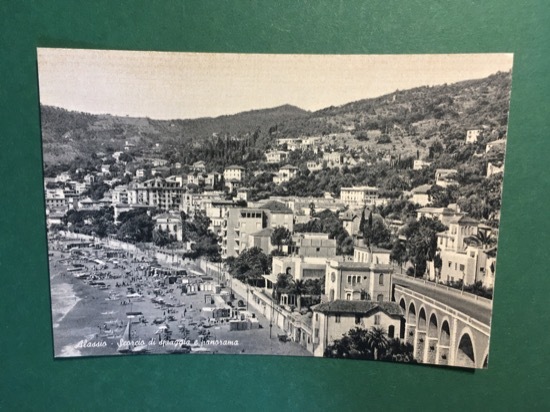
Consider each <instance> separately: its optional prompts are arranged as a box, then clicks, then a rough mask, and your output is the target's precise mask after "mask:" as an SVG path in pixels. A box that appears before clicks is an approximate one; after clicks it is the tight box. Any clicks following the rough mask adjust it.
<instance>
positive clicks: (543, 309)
mask: <svg viewBox="0 0 550 412" xmlns="http://www.w3.org/2000/svg"><path fill="white" fill-rule="evenodd" d="M546 4H547V3H546V2H544V1H521V2H518V1H515V0H486V1H484V2H474V1H467V2H457V1H447V0H439V1H433V0H431V1H430V0H422V1H420V0H407V1H384V2H378V1H353V2H352V1H346V2H344V1H324V2H314V1H284V2H281V1H278V2H269V1H240V2H238V1H233V2H230V1H209V2H200V1H195V2H189V1H186V2H183V1H164V2H159V1H141V0H140V1H114V2H113V1H88V2H66V1H62V0H56V1H53V0H52V1H49V2H25V3H23V2H16V1H4V2H2V3H1V4H0V18H1V20H2V25H1V26H0V27H1V28H0V35H1V37H0V46H1V47H0V50H1V59H0V67H1V70H2V71H1V77H0V79H2V80H1V81H0V104H1V110H0V114H1V115H0V122H1V124H2V127H1V129H0V130H1V131H0V139H1V140H0V142H1V145H2V150H1V151H0V152H1V155H0V156H1V159H0V160H1V161H0V170H1V176H2V178H3V179H2V181H3V183H2V189H3V190H2V197H1V199H2V213H1V214H0V230H1V232H0V233H1V235H0V274H1V277H2V281H1V283H0V313H1V315H0V316H1V321H0V348H1V350H2V357H1V358H0V410H10V411H11V410H102V409H106V408H113V409H114V410H130V409H133V410H157V411H159V410H167V409H177V410H199V409H200V410H212V408H216V409H217V410H220V409H222V410H223V409H225V410H318V409H321V410H366V409H375V410H381V409H389V410H419V409H425V410H446V409H455V408H456V409H462V408H467V409H469V410H480V409H488V410H493V409H497V408H498V409H501V410H528V409H531V410H548V409H550V395H549V391H548V389H550V382H549V378H548V372H547V365H545V363H544V361H546V360H548V359H550V356H549V355H550V351H549V348H548V342H549V337H550V335H549V333H548V331H547V330H546V328H547V326H548V325H550V322H549V320H550V319H549V318H550V316H549V315H548V313H549V311H548V308H547V300H548V299H547V296H548V290H549V286H550V280H549V279H550V278H549V277H548V274H547V270H546V266H547V264H546V255H547V253H546V249H547V247H548V246H550V240H549V235H548V233H550V230H549V229H550V227H549V226H550V225H549V223H548V220H547V219H545V211H546V205H547V203H548V201H549V200H550V195H549V193H550V191H549V190H548V189H549V187H548V186H549V181H550V179H549V177H548V176H547V175H546V174H545V172H546V169H545V166H546V165H547V164H548V160H547V157H548V153H550V150H549V149H550V147H549V146H550V145H549V143H548V139H547V137H548V135H549V122H548V117H549V114H548V111H549V108H550V98H549V95H550V93H549V92H548V90H549V89H550V70H549V68H550V64H549V63H550V59H549V57H548V45H547V44H548V40H549V39H550V36H549V34H550V32H549V29H548V27H549V26H550V25H549V24H548V22H549V21H550V13H549V9H550V7H549V6H548V5H546ZM37 46H42V47H79V48H112V49H132V50H159V51H164V50H171V51H210V52H255V53H268V52H269V53H338V54H357V53H371V54H374V53H381V54H388V53H468V52H483V53H484V52H513V53H515V57H514V69H513V81H512V103H511V110H510V127H509V137H508V147H507V150H508V152H507V159H506V174H505V179H504V199H503V209H502V224H501V238H500V242H499V249H500V250H499V261H498V275H497V286H496V300H495V305H494V318H493V330H492V340H491V354H490V362H489V370H487V371H477V372H475V373H472V372H466V371H464V370H458V369H449V368H437V367H420V366H410V365H399V364H389V363H374V362H353V361H341V360H340V361H338V360H330V359H310V358H305V359H304V358H284V357H269V356H240V357H233V356H221V355H220V356H217V355H212V356H200V357H199V356H184V357H171V356H143V357H113V358H87V359H78V360H56V361H54V360H53V356H52V353H53V350H52V339H51V322H50V313H49V310H50V308H49V303H50V300H49V291H48V272H47V253H46V241H45V222H44V202H43V193H42V169H41V147H40V145H41V141H40V128H39V106H38V90H37V73H36V47H37ZM365 75H366V76H367V75H368V73H366V74H365Z"/></svg>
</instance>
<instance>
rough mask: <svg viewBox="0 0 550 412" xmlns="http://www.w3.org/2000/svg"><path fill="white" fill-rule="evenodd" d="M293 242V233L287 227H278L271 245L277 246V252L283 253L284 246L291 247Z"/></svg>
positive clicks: (272, 236) (273, 234)
mask: <svg viewBox="0 0 550 412" xmlns="http://www.w3.org/2000/svg"><path fill="white" fill-rule="evenodd" d="M291 242H292V233H290V230H288V229H287V228H286V227H283V226H278V227H276V228H275V229H274V230H273V233H271V244H272V245H275V246H277V251H278V252H281V247H282V246H283V245H289V244H290V243H291Z"/></svg>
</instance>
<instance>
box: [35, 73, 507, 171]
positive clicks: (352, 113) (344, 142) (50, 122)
mask: <svg viewBox="0 0 550 412" xmlns="http://www.w3.org/2000/svg"><path fill="white" fill-rule="evenodd" d="M510 87H511V73H510V72H507V73H496V74H494V75H491V76H489V77H487V78H484V79H479V80H469V81H464V82H460V83H455V84H450V85H441V86H434V87H428V86H424V87H418V88H414V89H410V90H403V91H396V92H394V93H391V94H388V95H385V96H380V97H377V98H372V99H364V100H359V101H356V102H352V103H348V104H345V105H343V106H339V107H328V108H326V109H323V110H319V111H317V112H313V113H311V112H307V111H304V110H302V109H300V108H297V107H294V106H290V105H285V106H280V107H276V108H272V109H264V110H253V111H248V112H243V113H239V114H236V115H230V116H220V117H216V118H201V119H193V120H172V121H166V120H152V119H149V118H131V117H118V116H110V115H91V114H86V113H77V112H70V111H67V110H64V109H60V108H54V107H48V106H42V110H41V120H42V138H43V144H44V162H45V163H46V165H48V164H50V165H51V164H68V163H71V162H72V161H74V160H75V159H76V158H78V157H82V158H89V157H90V156H92V155H93V154H97V153H100V152H104V153H112V152H114V151H117V150H123V148H124V145H125V143H126V142H128V143H131V144H132V145H133V146H132V150H133V152H134V154H135V155H143V154H155V155H157V156H160V157H164V158H167V159H169V160H171V161H182V162H192V161H196V160H198V159H202V160H205V161H207V162H208V161H212V162H217V163H221V165H224V164H227V163H238V164H244V163H246V162H250V161H254V160H260V159H261V158H263V153H264V152H265V150H266V149H267V148H269V147H272V146H273V141H274V139H275V138H282V137H299V136H327V139H329V137H328V136H329V135H330V141H329V143H330V144H331V145H332V146H333V147H334V148H338V147H342V148H344V149H354V148H361V147H362V148H363V149H365V150H367V151H372V152H374V153H375V154H381V153H394V154H396V155H399V154H408V155H412V154H416V152H417V150H418V153H419V154H420V155H421V157H425V156H428V154H429V148H430V146H433V145H434V144H435V143H436V142H438V143H441V144H442V145H443V146H445V147H447V146H448V145H452V144H453V142H454V141H456V140H463V139H464V137H465V133H466V130H467V129H469V128H479V127H482V126H486V128H487V129H491V130H496V132H497V133H498V135H499V136H503V135H505V132H506V124H507V119H508V105H509V95H510ZM495 138H496V137H495ZM220 150H222V151H223V153H221V154H220V153H217V152H218V151H220Z"/></svg>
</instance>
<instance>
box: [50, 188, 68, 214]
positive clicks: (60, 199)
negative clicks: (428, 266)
mask: <svg viewBox="0 0 550 412" xmlns="http://www.w3.org/2000/svg"><path fill="white" fill-rule="evenodd" d="M68 206H69V199H67V197H66V196H65V192H64V191H63V189H46V209H47V210H56V209H57V210H59V209H67V208H68Z"/></svg>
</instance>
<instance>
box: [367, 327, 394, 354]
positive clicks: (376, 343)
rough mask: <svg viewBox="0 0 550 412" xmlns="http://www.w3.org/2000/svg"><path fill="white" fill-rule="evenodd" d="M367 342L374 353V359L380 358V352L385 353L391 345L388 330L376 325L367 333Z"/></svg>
mask: <svg viewBox="0 0 550 412" xmlns="http://www.w3.org/2000/svg"><path fill="white" fill-rule="evenodd" d="M367 342H368V346H369V348H370V350H371V351H372V353H373V356H374V360H378V356H379V354H380V353H382V354H385V352H386V349H387V348H388V346H389V342H388V337H387V335H386V331H385V330H384V329H383V328H381V327H378V326H374V327H373V328H372V329H371V330H370V331H369V333H368V335H367Z"/></svg>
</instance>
